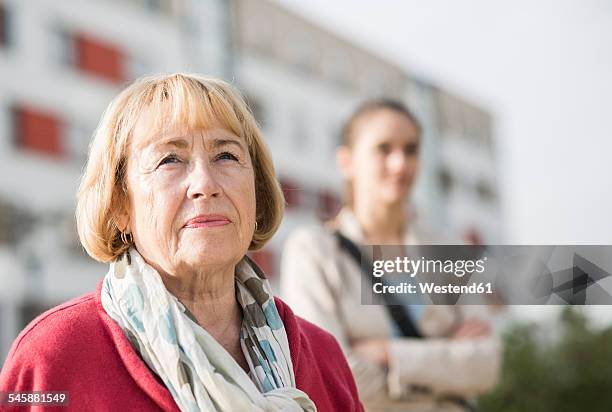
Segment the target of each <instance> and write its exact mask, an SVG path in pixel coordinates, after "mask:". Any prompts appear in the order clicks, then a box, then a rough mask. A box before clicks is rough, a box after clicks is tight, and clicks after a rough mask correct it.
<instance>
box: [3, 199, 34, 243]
mask: <svg viewBox="0 0 612 412" xmlns="http://www.w3.org/2000/svg"><path fill="white" fill-rule="evenodd" d="M27 222H28V220H27V218H26V217H25V215H24V214H23V213H19V211H18V209H17V208H16V207H15V206H13V205H12V204H10V203H9V202H7V201H5V200H3V199H0V245H2V246H15V245H16V244H17V242H18V241H19V235H22V234H23V233H26V232H27V231H28V229H29V228H27V227H21V224H22V223H27Z"/></svg>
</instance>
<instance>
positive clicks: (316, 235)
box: [285, 224, 334, 253]
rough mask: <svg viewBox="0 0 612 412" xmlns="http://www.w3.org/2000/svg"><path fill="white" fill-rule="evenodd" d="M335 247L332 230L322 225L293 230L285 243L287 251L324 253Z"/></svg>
mask: <svg viewBox="0 0 612 412" xmlns="http://www.w3.org/2000/svg"><path fill="white" fill-rule="evenodd" d="M333 245H334V238H333V233H332V230H331V229H329V228H326V227H324V226H321V225H314V224H313V225H307V226H300V227H298V228H296V229H295V230H293V231H292V232H291V233H290V234H289V236H288V237H287V240H286V242H285V250H292V249H293V250H295V249H297V250H298V251H299V252H302V253H303V252H306V253H308V252H310V253H323V252H324V251H329V249H330V248H331V247H333Z"/></svg>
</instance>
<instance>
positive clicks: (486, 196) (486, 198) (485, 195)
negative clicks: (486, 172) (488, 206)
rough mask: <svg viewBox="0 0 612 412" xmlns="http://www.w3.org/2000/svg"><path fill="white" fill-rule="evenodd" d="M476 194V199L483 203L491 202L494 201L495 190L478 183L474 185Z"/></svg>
mask: <svg viewBox="0 0 612 412" xmlns="http://www.w3.org/2000/svg"><path fill="white" fill-rule="evenodd" d="M476 192H477V193H478V197H479V198H480V200H482V201H483V202H487V203H489V202H493V201H494V200H495V197H496V196H495V190H494V189H493V187H492V186H491V185H490V184H488V183H487V182H484V181H482V180H481V181H479V182H478V183H477V184H476Z"/></svg>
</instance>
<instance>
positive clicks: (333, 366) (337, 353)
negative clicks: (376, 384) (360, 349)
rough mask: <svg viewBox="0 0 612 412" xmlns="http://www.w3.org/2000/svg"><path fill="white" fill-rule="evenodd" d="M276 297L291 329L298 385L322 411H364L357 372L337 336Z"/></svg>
mask: <svg viewBox="0 0 612 412" xmlns="http://www.w3.org/2000/svg"><path fill="white" fill-rule="evenodd" d="M275 301H276V306H277V308H278V311H279V314H280V316H281V318H282V319H283V323H284V325H285V330H286V331H287V337H288V340H289V348H290V350H291V360H292V362H293V369H294V372H295V380H296V384H297V387H298V388H299V389H301V390H303V391H305V392H306V393H308V395H309V396H310V397H311V399H313V400H314V401H315V404H316V405H317V408H318V409H319V410H321V411H328V410H329V411H332V410H333V411H338V410H344V411H361V410H362V407H361V404H360V402H359V395H358V394H357V386H356V384H355V380H354V378H353V374H352V372H351V370H350V368H349V365H348V363H347V361H346V358H345V356H344V353H343V352H342V349H341V348H340V345H339V344H338V341H337V340H336V338H334V336H333V335H331V334H330V333H329V332H327V331H325V330H323V329H321V328H320V327H318V326H316V325H314V324H313V323H310V322H308V321H307V320H305V319H302V318H300V317H299V316H295V315H294V314H293V312H292V310H291V308H289V306H287V304H286V303H285V302H283V301H282V300H281V299H279V298H275Z"/></svg>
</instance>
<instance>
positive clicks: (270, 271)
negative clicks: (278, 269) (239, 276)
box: [250, 249, 275, 279]
mask: <svg viewBox="0 0 612 412" xmlns="http://www.w3.org/2000/svg"><path fill="white" fill-rule="evenodd" d="M250 255H251V259H253V260H254V261H255V263H257V266H259V267H260V268H261V270H263V272H264V273H265V274H266V276H267V277H268V279H271V278H273V277H274V275H275V273H274V253H273V252H272V251H270V250H267V249H262V250H256V251H254V252H251V253H250Z"/></svg>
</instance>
